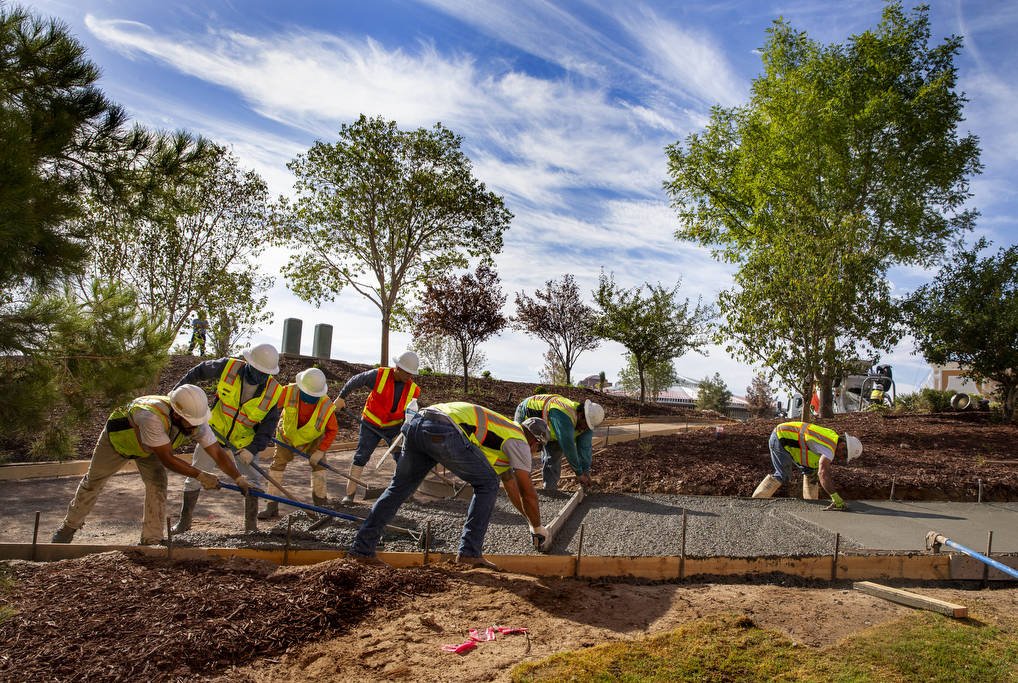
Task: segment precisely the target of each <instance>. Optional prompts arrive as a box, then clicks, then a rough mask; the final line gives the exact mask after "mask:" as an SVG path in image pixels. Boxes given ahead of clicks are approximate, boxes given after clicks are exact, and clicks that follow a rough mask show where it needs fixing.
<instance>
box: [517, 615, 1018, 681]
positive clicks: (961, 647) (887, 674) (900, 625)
mask: <svg viewBox="0 0 1018 683" xmlns="http://www.w3.org/2000/svg"><path fill="white" fill-rule="evenodd" d="M675 680H686V681H692V680H695V681H735V680H775V681H824V682H829V681H884V680H895V681H924V682H925V681H959V680H964V681H1009V680H1014V681H1018V622H1013V621H1012V622H1009V623H1008V624H1007V626H999V625H990V624H985V623H983V622H980V621H977V620H955V619H949V618H948V617H944V616H941V615H938V614H931V613H929V612H914V613H910V614H908V615H906V616H904V617H902V618H901V619H897V620H895V621H893V622H889V623H887V624H883V625H881V626H877V627H873V628H869V629H866V630H865V631H863V632H861V633H859V634H857V635H855V636H853V637H851V638H848V639H846V640H844V641H842V642H840V643H838V644H837V645H835V646H834V647H831V648H828V649H826V650H813V649H809V648H806V647H803V646H798V645H796V644H794V643H793V642H792V641H791V640H789V639H788V638H787V637H786V636H784V635H781V634H779V633H776V632H774V631H769V630H766V629H762V628H759V627H758V626H756V625H755V624H754V623H753V621H752V620H751V619H750V618H749V617H745V616H740V615H721V616H714V617H707V618H703V619H698V620H696V621H693V622H690V623H689V624H686V625H685V626H682V627H681V628H679V629H676V630H674V631H670V632H668V633H664V634H661V635H658V636H653V637H647V638H640V639H637V640H630V641H622V642H616V643H607V644H605V645H599V646H597V647H592V648H589V649H585V650H580V651H576V652H563V653H559V654H556V655H553V656H551V657H549V658H547V659H544V660H542V661H539V662H534V663H525V664H521V665H519V666H518V667H516V669H515V670H514V671H513V681H517V682H518V683H524V682H530V681H675Z"/></svg>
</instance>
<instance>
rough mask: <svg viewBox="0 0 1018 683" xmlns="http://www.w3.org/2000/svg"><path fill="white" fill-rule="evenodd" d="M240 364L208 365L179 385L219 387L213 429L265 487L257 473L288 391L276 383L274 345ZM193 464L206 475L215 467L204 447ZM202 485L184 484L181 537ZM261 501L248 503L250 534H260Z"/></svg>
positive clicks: (221, 362) (176, 530) (243, 467)
mask: <svg viewBox="0 0 1018 683" xmlns="http://www.w3.org/2000/svg"><path fill="white" fill-rule="evenodd" d="M243 356H244V360H240V359H239V358H218V359H216V360H207V361H205V362H204V363H199V364H198V365H196V366H194V367H193V368H191V369H190V370H189V371H188V373H187V374H186V375H184V377H183V378H181V380H180V381H179V382H177V386H180V385H182V384H194V383H197V382H203V381H207V380H211V379H215V380H217V383H216V403H215V405H214V406H213V407H212V417H210V418H209V426H210V427H211V428H212V429H213V430H215V431H216V432H219V436H218V437H216V438H217V440H218V442H219V443H220V444H221V445H222V446H223V447H225V448H226V449H227V450H229V451H232V452H234V453H236V459H237V466H238V468H239V469H240V471H241V473H242V474H244V476H246V477H247V478H248V479H249V480H251V481H254V482H260V478H259V477H258V476H257V474H256V473H255V471H254V469H253V468H252V467H251V463H252V462H253V461H254V459H255V458H256V457H258V454H259V453H260V452H261V451H262V450H264V449H265V447H266V446H268V445H269V439H271V438H272V435H273V433H274V432H275V430H276V423H277V422H279V399H280V397H281V396H282V395H283V387H282V385H280V384H279V382H277V381H276V378H275V377H273V375H275V374H276V373H277V372H279V352H278V351H276V347H274V346H273V345H272V344H259V345H257V346H255V347H252V348H250V349H247V350H246V351H244V353H243ZM191 464H192V465H194V466H195V467H199V468H201V469H208V468H209V467H211V466H212V459H211V458H210V457H209V454H208V453H207V452H206V451H205V448H204V447H202V445H201V444H198V445H197V446H195V448H194V458H193V459H192V461H191ZM199 493H201V483H200V482H199V481H198V480H197V479H195V478H193V477H188V478H187V479H185V480H184V500H183V502H182V503H181V506H180V519H179V520H178V521H177V525H176V526H175V527H173V533H175V534H179V533H180V532H182V531H187V530H188V529H190V528H191V519H192V516H193V515H194V508H195V505H197V504H198V494H199ZM257 516H258V499H257V498H255V497H254V496H247V497H246V498H245V499H244V531H257V530H258V520H257Z"/></svg>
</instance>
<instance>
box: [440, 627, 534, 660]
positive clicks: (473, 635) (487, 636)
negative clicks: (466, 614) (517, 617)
mask: <svg viewBox="0 0 1018 683" xmlns="http://www.w3.org/2000/svg"><path fill="white" fill-rule="evenodd" d="M526 632H527V629H525V628H522V627H519V628H511V627H508V626H489V627H488V628H486V629H484V633H481V632H480V630H479V629H476V628H472V629H470V635H469V636H468V637H469V638H470V640H468V641H467V642H465V643H461V644H460V645H443V646H442V650H444V651H445V652H454V653H456V654H458V655H461V654H464V653H466V652H469V651H470V650H473V649H474V648H475V647H477V644H478V643H486V642H488V641H491V640H495V639H496V638H497V634H499V633H501V634H502V635H508V634H510V633H526Z"/></svg>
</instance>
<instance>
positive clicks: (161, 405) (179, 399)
mask: <svg viewBox="0 0 1018 683" xmlns="http://www.w3.org/2000/svg"><path fill="white" fill-rule="evenodd" d="M210 415H211V414H210V413H209V403H208V397H207V396H205V392H204V391H202V390H201V388H200V387H196V386H194V385H191V384H185V385H183V386H179V387H177V388H176V389H174V390H173V391H171V392H170V394H169V396H142V397H140V398H136V399H134V400H133V401H131V403H129V404H128V405H126V406H121V407H120V408H117V409H116V410H114V411H113V412H112V413H111V414H110V417H109V419H108V420H106V426H105V427H104V428H103V431H102V434H100V435H99V439H98V441H96V444H95V450H93V451H92V461H91V462H90V463H89V465H88V472H86V473H85V476H84V477H82V478H81V483H79V484H78V490H77V491H75V493H74V498H73V499H72V500H71V504H70V505H68V506H67V515H66V516H65V517H64V521H63V524H62V525H61V526H60V528H59V529H57V530H56V532H54V534H53V538H52V539H51V542H52V543H70V542H71V540H72V539H73V538H74V532H75V531H77V530H78V529H80V528H81V527H82V526H83V525H84V523H85V517H87V516H88V513H89V512H91V511H92V508H93V507H95V502H96V500H97V499H98V498H99V492H100V491H102V488H103V487H104V486H105V485H106V482H107V481H109V478H110V477H112V476H113V475H114V474H116V473H117V472H119V471H120V469H121V468H122V467H123V466H124V465H126V464H127V461H128V460H134V461H135V464H136V465H137V466H138V474H140V475H141V480H142V481H143V482H144V483H145V513H144V517H143V521H142V524H141V544H142V545H154V544H157V543H160V542H161V541H162V540H163V530H164V529H165V527H164V524H165V520H166V469H167V468H169V469H171V470H173V471H174V472H177V473H178V474H183V475H186V476H188V477H193V478H194V479H195V480H197V481H198V482H199V485H201V486H203V487H205V488H207V489H215V488H219V480H218V478H217V477H216V475H214V474H212V473H211V472H206V471H204V470H200V469H197V468H195V467H193V466H191V465H188V464H187V463H185V462H184V461H183V460H181V459H179V458H177V457H176V456H175V455H173V451H174V449H176V448H177V447H179V446H181V445H182V444H183V443H184V442H185V441H187V440H188V439H194V440H195V441H197V442H198V444H199V446H202V447H204V448H206V449H207V450H208V452H209V453H210V455H211V457H212V458H213V459H215V461H216V463H217V464H218V465H219V468H220V469H221V470H223V472H226V474H227V475H228V476H229V477H230V478H231V479H233V481H234V482H236V484H237V486H239V487H240V488H241V490H243V491H244V494H245V497H246V498H250V499H254V496H247V495H246V494H247V492H248V490H250V488H251V485H250V484H249V483H248V481H247V479H245V478H244V477H243V476H242V475H241V474H240V472H238V471H237V468H236V467H234V466H233V458H232V457H230V454H229V453H227V452H226V451H224V450H223V449H222V448H220V447H219V444H217V443H216V437H215V436H213V434H212V431H211V430H210V429H209V427H208V420H209V417H210ZM153 456H155V457H153Z"/></svg>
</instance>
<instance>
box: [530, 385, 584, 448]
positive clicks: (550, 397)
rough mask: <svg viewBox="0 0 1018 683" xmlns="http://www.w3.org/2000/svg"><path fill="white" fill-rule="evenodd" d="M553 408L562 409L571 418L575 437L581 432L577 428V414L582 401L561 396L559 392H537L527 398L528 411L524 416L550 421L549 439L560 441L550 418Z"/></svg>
mask: <svg viewBox="0 0 1018 683" xmlns="http://www.w3.org/2000/svg"><path fill="white" fill-rule="evenodd" d="M552 409H555V410H559V411H562V412H563V413H565V414H566V416H567V417H568V418H569V420H570V421H571V422H572V423H573V438H576V436H577V435H578V434H579V433H580V431H579V430H578V429H576V420H577V419H578V418H577V415H578V414H579V410H580V403H579V402H578V401H570V400H569V399H568V398H566V397H565V396H559V395H558V394H537V395H535V396H531V397H530V398H528V399H527V403H526V413H525V415H524V417H539V418H541V419H542V420H544V421H545V422H547V423H548V429H550V430H551V437H550V438H549V439H548V441H558V440H559V438H558V435H557V434H555V427H554V425H553V424H552V422H551V420H549V419H548V415H549V413H551V411H552Z"/></svg>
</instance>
